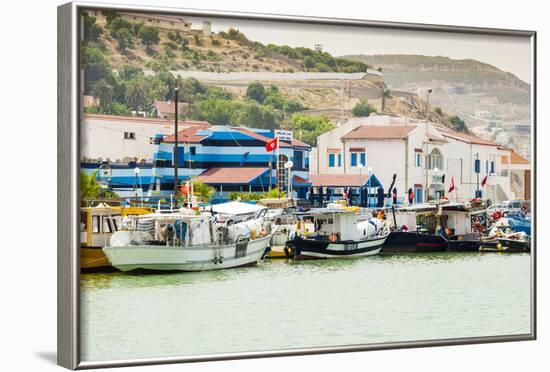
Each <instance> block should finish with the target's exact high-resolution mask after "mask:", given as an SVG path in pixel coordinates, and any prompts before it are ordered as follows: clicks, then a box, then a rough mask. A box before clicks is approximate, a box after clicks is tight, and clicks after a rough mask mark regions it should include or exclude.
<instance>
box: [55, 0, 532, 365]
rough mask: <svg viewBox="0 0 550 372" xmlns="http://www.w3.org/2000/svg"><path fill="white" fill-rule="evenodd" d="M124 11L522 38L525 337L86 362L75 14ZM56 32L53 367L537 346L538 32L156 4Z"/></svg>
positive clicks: (64, 15) (60, 15)
mask: <svg viewBox="0 0 550 372" xmlns="http://www.w3.org/2000/svg"><path fill="white" fill-rule="evenodd" d="M87 9H88V10H91V9H96V10H97V9H99V10H101V9H103V10H124V11H133V12H136V11H139V12H143V13H157V14H159V13H160V14H169V15H187V16H208V17H214V18H216V17H218V18H222V17H223V18H231V19H237V20H238V19H246V20H256V21H266V22H273V21H277V22H287V23H308V24H319V25H333V26H358V27H376V28H378V29H380V28H385V29H394V30H396V29H397V30H414V31H432V32H434V31H435V32H446V33H457V34H479V35H496V36H516V37H517V36H519V37H525V38H529V39H530V41H531V53H532V55H531V58H532V66H531V67H532V73H531V74H532V75H531V78H532V79H531V81H532V84H531V107H532V111H531V122H532V125H533V130H532V131H531V141H532V142H531V143H532V149H531V159H532V163H531V170H532V182H531V195H533V198H532V200H533V203H532V221H533V226H532V228H533V229H534V231H535V233H534V234H533V237H532V250H531V252H532V253H531V278H530V280H531V330H530V333H528V334H522V335H509V336H486V337H471V338H456V339H440V340H428V341H426V340H418V341H407V342H393V343H380V344H361V345H340V346H332V347H310V348H297V349H289V350H272V351H261V352H243V353H227V354H216V355H194V356H181V357H170V358H143V359H136V360H116V361H106V362H85V361H82V360H81V358H80V337H81V333H80V300H79V299H80V260H79V246H80V245H79V244H80V243H79V230H78V226H79V218H80V217H79V215H80V212H79V208H80V200H79V182H80V180H79V177H80V172H79V152H80V149H79V138H80V132H79V125H78V124H79V122H80V118H81V104H80V100H81V87H80V80H81V79H80V77H81V72H80V68H79V66H80V59H79V48H80V39H79V38H80V27H81V22H80V19H79V18H80V17H79V15H80V13H81V11H84V10H87ZM57 34H58V51H57V58H58V70H57V76H58V77H57V79H58V88H57V110H58V117H57V131H58V143H57V149H58V153H57V273H58V274H57V363H58V364H59V365H60V366H63V367H66V368H69V369H88V368H100V367H119V366H137V365H150V364H167V363H185V362H203V361H221V360H232V359H244V358H261V357H280V356H295V355H309V354H322V353H342V352H357V351H369V350H385V349H400V348H416V347H431V346H449V345H465V344H481V343H495V342H510V341H524V340H535V339H536V335H537V333H536V331H537V312H536V307H537V299H536V284H537V282H536V278H537V272H536V266H537V265H536V263H537V262H536V261H537V239H536V232H537V228H536V227H537V224H536V216H537V208H536V179H537V174H536V169H537V166H536V161H537V160H536V138H537V137H536V132H537V120H536V119H537V114H536V113H537V105H536V104H537V102H536V91H537V79H536V78H537V76H536V71H537V66H536V57H537V55H536V49H537V33H536V32H535V31H527V30H508V29H494V28H481V27H479V28H478V27H461V26H442V25H431V24H412V23H397V22H381V21H372V20H358V19H336V18H317V17H308V16H290V15H279V14H259V13H242V12H230V11H213V10H197V9H185V8H167V7H153V6H127V5H115V4H105V3H94V2H80V1H75V2H70V3H67V4H64V5H60V6H59V7H58V10H57Z"/></svg>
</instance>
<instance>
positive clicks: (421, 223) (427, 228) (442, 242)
mask: <svg viewBox="0 0 550 372" xmlns="http://www.w3.org/2000/svg"><path fill="white" fill-rule="evenodd" d="M437 210H438V207H437V205H436V204H427V203H426V204H415V205H411V206H407V207H403V208H398V209H394V210H392V214H393V220H394V225H395V227H394V230H393V231H391V233H390V234H389V236H388V238H387V239H386V241H385V242H384V245H383V246H382V253H391V254H393V253H417V252H444V251H446V250H447V239H446V238H445V237H444V236H443V234H440V233H438V232H436V230H437V225H438V220H437V218H438V215H437Z"/></svg>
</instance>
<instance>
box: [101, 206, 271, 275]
mask: <svg viewBox="0 0 550 372" xmlns="http://www.w3.org/2000/svg"><path fill="white" fill-rule="evenodd" d="M132 220H133V224H132V226H131V229H130V230H129V231H119V232H117V233H115V234H113V236H112V237H111V243H110V245H109V246H107V247H105V248H103V251H104V252H105V255H106V256H107V257H108V259H109V262H110V263H111V265H112V266H114V267H116V268H117V269H119V270H121V271H129V270H134V269H146V270H181V271H204V270H219V269H227V268H234V267H240V266H248V265H254V264H256V263H257V262H258V261H259V260H260V259H261V257H262V255H263V254H264V252H265V251H266V249H267V248H268V247H269V244H270V240H271V232H270V224H269V223H267V222H266V221H265V220H264V217H263V216H260V217H258V218H254V219H251V220H248V221H243V222H238V223H233V222H232V221H231V220H225V221H223V222H220V221H215V218H214V217H213V216H212V215H211V214H209V213H201V214H195V213H194V212H192V211H189V210H184V209H182V210H180V211H178V212H176V213H155V214H151V215H148V216H135V217H133V218H132Z"/></svg>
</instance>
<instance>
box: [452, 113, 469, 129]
mask: <svg viewBox="0 0 550 372" xmlns="http://www.w3.org/2000/svg"><path fill="white" fill-rule="evenodd" d="M449 122H450V123H451V126H452V128H453V129H454V130H456V131H457V132H468V127H467V126H466V123H464V120H462V119H461V118H460V117H458V116H456V115H455V116H451V117H450V118H449Z"/></svg>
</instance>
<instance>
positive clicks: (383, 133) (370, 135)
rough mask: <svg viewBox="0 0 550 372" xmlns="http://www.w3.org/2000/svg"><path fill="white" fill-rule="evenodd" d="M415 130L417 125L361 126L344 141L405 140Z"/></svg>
mask: <svg viewBox="0 0 550 372" xmlns="http://www.w3.org/2000/svg"><path fill="white" fill-rule="evenodd" d="M415 128H416V126H415V125H361V126H359V127H357V128H355V129H353V130H351V131H350V132H348V133H347V134H345V135H344V136H342V139H404V138H407V136H408V135H409V133H410V132H412V131H413V130H414V129H415Z"/></svg>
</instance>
